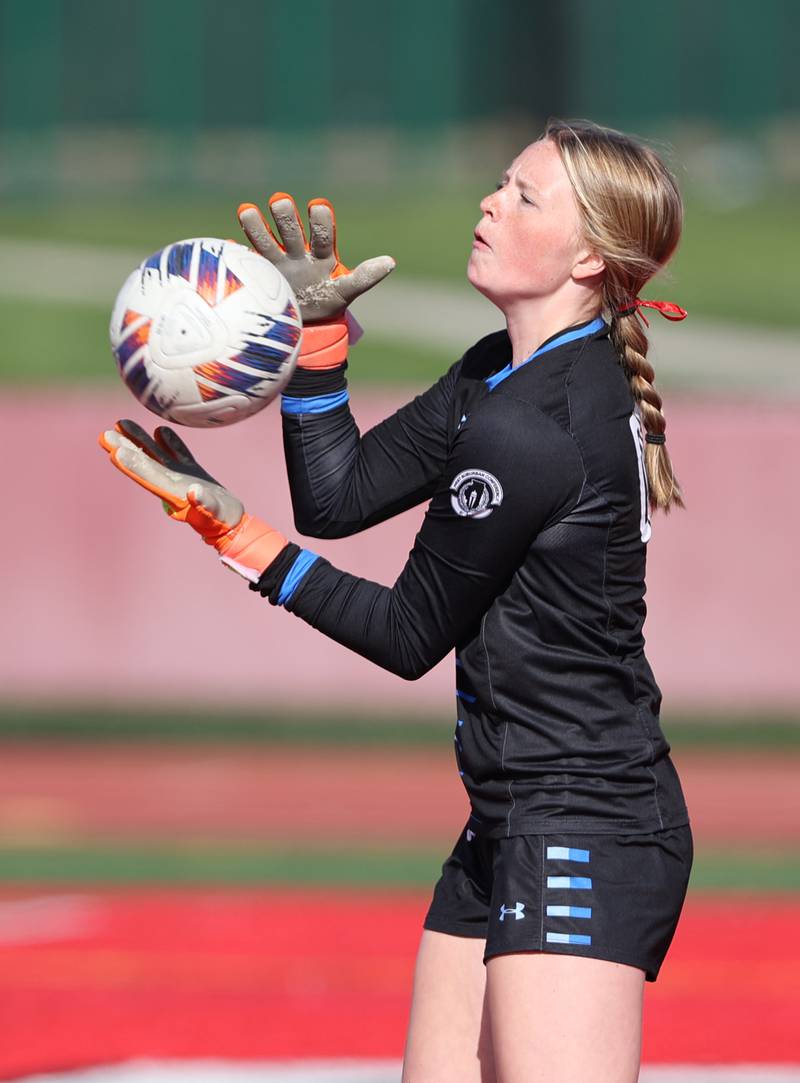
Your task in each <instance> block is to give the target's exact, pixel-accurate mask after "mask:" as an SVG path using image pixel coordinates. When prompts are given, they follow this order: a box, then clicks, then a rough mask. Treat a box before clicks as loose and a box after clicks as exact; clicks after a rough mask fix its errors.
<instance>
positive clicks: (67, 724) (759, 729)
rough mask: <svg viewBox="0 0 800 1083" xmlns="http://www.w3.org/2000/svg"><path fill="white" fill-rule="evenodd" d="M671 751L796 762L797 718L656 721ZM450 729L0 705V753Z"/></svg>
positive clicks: (305, 740) (361, 743)
mask: <svg viewBox="0 0 800 1083" xmlns="http://www.w3.org/2000/svg"><path fill="white" fill-rule="evenodd" d="M662 723H663V726H664V731H665V732H666V734H667V736H668V737H669V741H670V744H671V745H672V747H673V748H676V749H687V750H703V749H711V750H713V749H724V750H725V751H728V752H733V751H737V750H740V751H747V750H751V749H752V750H758V749H763V750H765V751H769V752H778V753H780V752H786V753H787V754H796V753H797V752H798V750H800V718H798V717H797V716H796V715H788V714H787V715H785V716H774V715H771V716H760V715H757V714H741V715H738V716H732V715H731V714H730V713H729V712H728V713H726V714H725V715H724V716H720V717H714V716H709V715H673V716H667V717H665V718H664V719H663V720H662ZM451 729H452V718H451V716H450V715H442V716H440V717H435V716H431V717H429V718H415V720H414V722H413V723H409V722H408V720H407V719H406V717H405V715H398V716H392V715H377V714H376V713H374V712H372V713H364V714H363V715H360V716H358V715H354V714H353V713H352V712H349V713H347V714H342V715H336V714H328V715H326V716H324V717H321V716H320V715H319V714H313V715H312V714H302V713H289V712H284V713H280V712H275V711H273V712H270V713H266V712H257V711H247V710H230V711H226V712H224V713H220V712H216V711H208V710H205V709H203V708H202V707H200V706H198V707H194V708H190V709H186V710H180V709H178V708H174V707H170V708H159V707H157V706H153V707H152V708H137V707H133V706H126V705H124V704H123V705H118V704H114V705H109V706H107V707H102V706H99V705H96V704H93V705H86V706H80V705H76V704H71V705H69V706H65V707H63V708H59V707H52V708H49V707H35V706H30V705H27V704H10V703H5V704H0V747H1V746H2V742H3V741H25V742H31V743H38V742H47V741H52V740H64V739H66V740H69V741H84V742H89V743H92V744H94V743H101V744H107V743H114V742H116V741H120V742H129V741H135V742H154V743H158V742H161V741H169V742H170V743H175V742H191V743H197V742H203V743H206V742H207V743H210V744H219V745H220V746H221V747H224V746H225V744H227V743H230V742H235V743H237V744H242V743H253V744H267V745H278V746H283V745H301V746H315V747H323V748H325V747H333V748H336V747H342V746H346V747H351V746H355V747H364V748H368V747H375V746H379V747H386V746H389V747H391V746H396V747H399V748H425V747H434V748H437V747H440V746H441V745H442V741H443V739H445V738H449V736H450V733H451Z"/></svg>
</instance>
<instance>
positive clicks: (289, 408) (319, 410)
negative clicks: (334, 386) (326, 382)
mask: <svg viewBox="0 0 800 1083" xmlns="http://www.w3.org/2000/svg"><path fill="white" fill-rule="evenodd" d="M349 398H350V394H349V392H348V391H346V390H345V391H333V392H331V394H330V395H309V396H308V397H307V398H305V399H298V398H295V397H294V396H293V395H281V413H282V414H326V413H327V412H328V410H335V409H336V407H337V406H344V404H345V403H346V402H347V400H348V399H349Z"/></svg>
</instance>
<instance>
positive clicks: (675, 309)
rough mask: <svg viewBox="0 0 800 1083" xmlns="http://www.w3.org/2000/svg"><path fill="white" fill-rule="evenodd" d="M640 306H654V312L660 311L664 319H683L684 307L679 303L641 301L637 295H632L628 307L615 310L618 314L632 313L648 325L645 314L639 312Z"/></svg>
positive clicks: (627, 314) (684, 314)
mask: <svg viewBox="0 0 800 1083" xmlns="http://www.w3.org/2000/svg"><path fill="white" fill-rule="evenodd" d="M642 308H654V309H655V310H656V312H660V313H661V315H662V316H663V317H664V319H666V320H685V319H686V315H687V313H686V309H685V308H681V306H680V305H676V304H674V303H673V302H672V301H642V300H640V298H638V297H634V299H633V301H632V302H631V304H630V306H629V307H628V308H621V309H619V311H618V312H617V315H618V316H633V315H634V314H635V315H637V316H639V317H640V319H642V320H644V322H645V326H647V327H649V326H650V321H649V320H648V319H647V316H645V314H644V312H641V311H640V309H642Z"/></svg>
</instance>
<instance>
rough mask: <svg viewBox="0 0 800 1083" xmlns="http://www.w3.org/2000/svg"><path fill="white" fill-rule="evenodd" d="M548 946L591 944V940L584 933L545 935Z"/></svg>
mask: <svg viewBox="0 0 800 1083" xmlns="http://www.w3.org/2000/svg"><path fill="white" fill-rule="evenodd" d="M545 940H546V941H547V943H548V944H591V942H592V938H591V937H590V936H586V935H585V934H584V933H547V935H546V937H545Z"/></svg>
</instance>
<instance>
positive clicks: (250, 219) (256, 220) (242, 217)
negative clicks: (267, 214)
mask: <svg viewBox="0 0 800 1083" xmlns="http://www.w3.org/2000/svg"><path fill="white" fill-rule="evenodd" d="M237 215H238V217H239V224H240V225H241V227H242V229H243V230H244V232H245V236H246V237H247V239H248V241H249V242H250V244H252V246H253V248H255V250H256V252H258V254H259V255H260V256H263V257H264V259H268V260H269V261H270V263H280V261H281V260H282V259H284V258H285V256H286V253H285V252H284V250H283V249H282V248H281V246H280V245H279V244H278V242H277V241H276V240H275V237H274V235H273V232H272V230H271V229H270V228H269V226H268V225H267V222H266V219H265V218H264V215H263V214H262V213H261V211H260V210H259V209H258V207H256V205H255V204H254V203H242V205H241V206H240V207H239V210H238V211H237Z"/></svg>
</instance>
